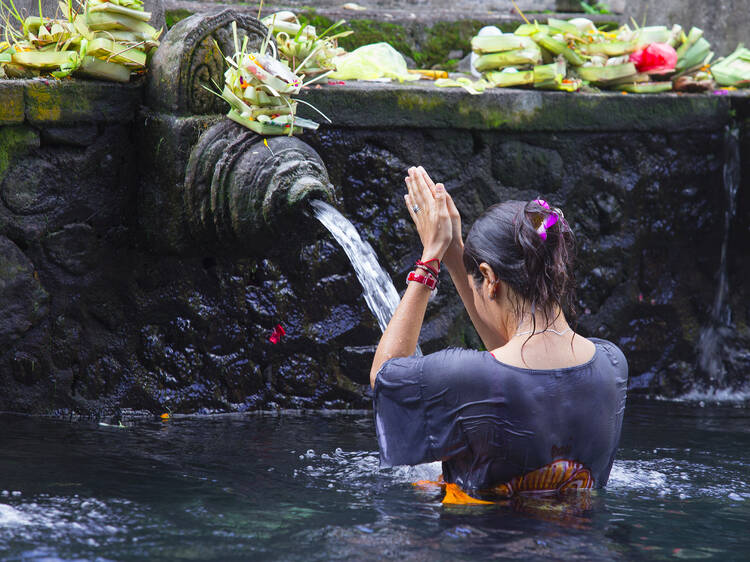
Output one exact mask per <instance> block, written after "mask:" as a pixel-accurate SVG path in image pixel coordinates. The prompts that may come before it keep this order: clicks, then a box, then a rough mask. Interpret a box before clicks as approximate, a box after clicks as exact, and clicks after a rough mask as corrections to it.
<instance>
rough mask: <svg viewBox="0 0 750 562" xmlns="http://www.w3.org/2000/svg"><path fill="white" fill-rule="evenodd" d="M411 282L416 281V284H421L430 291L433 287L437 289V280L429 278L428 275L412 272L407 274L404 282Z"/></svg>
mask: <svg viewBox="0 0 750 562" xmlns="http://www.w3.org/2000/svg"><path fill="white" fill-rule="evenodd" d="M411 281H416V282H417V283H421V284H422V285H426V286H427V287H429V289H430V290H431V291H434V290H435V287H437V279H435V278H434V277H431V276H429V275H420V274H419V273H417V272H416V271H412V272H411V273H409V275H408V276H407V277H406V282H407V283H409V282H411Z"/></svg>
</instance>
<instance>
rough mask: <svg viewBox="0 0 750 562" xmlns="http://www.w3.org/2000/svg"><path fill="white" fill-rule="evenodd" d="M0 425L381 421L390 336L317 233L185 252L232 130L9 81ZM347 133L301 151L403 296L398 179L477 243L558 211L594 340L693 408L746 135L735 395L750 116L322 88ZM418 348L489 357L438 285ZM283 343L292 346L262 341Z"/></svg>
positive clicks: (589, 100) (725, 109) (277, 228)
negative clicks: (445, 206)
mask: <svg viewBox="0 0 750 562" xmlns="http://www.w3.org/2000/svg"><path fill="white" fill-rule="evenodd" d="M0 87H1V88H2V89H3V90H2V95H3V99H4V100H6V103H5V104H3V106H2V107H0V124H1V125H2V127H1V128H0V139H2V144H0V200H1V204H0V255H1V256H2V261H0V306H1V307H2V309H3V310H4V311H5V314H4V315H3V318H2V320H1V321H0V385H1V387H2V388H3V389H4V392H3V394H2V396H0V409H2V410H15V411H25V412H35V413H63V412H78V413H83V414H92V415H96V414H103V413H117V412H118V411H120V410H121V409H123V408H133V409H141V410H149V411H151V412H155V413H159V412H164V411H175V412H191V411H226V410H229V411H232V410H234V411H237V410H239V411H242V410H246V409H259V408H273V407H336V408H344V407H366V406H367V404H368V386H367V384H366V383H367V374H368V371H369V363H370V361H371V357H372V351H373V346H374V344H375V343H376V342H377V340H378V337H379V330H378V328H377V325H376V322H375V320H374V318H373V316H372V315H371V313H370V312H369V310H368V309H367V307H366V306H365V303H364V301H363V299H362V297H361V288H360V286H359V284H358V282H357V280H356V278H355V276H354V274H353V272H352V271H351V267H350V265H349V263H348V261H347V259H346V257H345V256H344V254H343V252H342V251H341V250H340V248H338V246H337V245H336V244H335V242H334V241H333V240H332V239H331V238H330V236H329V235H328V234H327V232H325V231H324V230H323V229H322V227H320V226H319V225H317V223H316V222H315V221H313V220H312V219H310V218H309V217H305V216H304V215H300V216H299V217H298V220H295V221H293V222H286V223H283V224H277V225H273V226H270V227H268V228H267V229H266V231H265V232H264V233H263V236H259V237H258V239H257V240H264V243H263V244H259V243H258V244H253V243H252V241H248V242H247V243H242V244H237V245H227V246H226V247H218V248H217V247H210V246H203V245H201V244H199V243H197V241H196V240H195V239H192V238H190V237H189V234H186V230H185V228H184V210H183V208H182V205H183V201H182V199H181V195H180V194H181V191H180V189H181V182H182V181H183V178H182V174H183V173H184V166H185V163H186V161H187V158H188V156H189V153H190V149H191V147H192V146H193V145H194V144H195V142H196V140H197V138H198V136H199V135H200V134H201V133H202V132H203V131H204V130H206V128H208V127H209V126H210V125H211V124H212V123H215V122H216V120H217V119H218V118H219V117H217V116H204V117H191V116H175V115H170V114H165V113H160V112H159V111H155V110H153V109H148V108H144V107H141V108H140V109H139V108H138V107H139V106H140V105H141V103H142V98H141V94H142V88H141V85H139V84H133V85H126V86H122V85H116V84H106V83H97V82H77V81H65V82H50V83H44V82H43V81H29V82H13V81H8V82H3V83H1V84H0ZM306 96H307V99H308V101H310V102H312V103H314V104H315V105H317V106H318V107H319V108H320V109H322V110H323V111H324V112H326V113H327V114H329V115H331V116H332V117H333V118H334V124H333V125H331V126H324V127H321V129H320V130H319V131H318V132H317V133H314V134H308V135H305V136H304V137H303V138H304V140H306V141H307V142H308V143H309V144H310V145H311V146H313V147H314V148H315V149H316V150H317V152H318V153H319V154H320V155H321V157H322V158H323V160H324V161H325V163H326V166H327V167H328V172H329V175H330V178H331V180H332V182H333V184H334V186H335V194H336V200H337V203H338V205H339V206H340V207H341V208H342V209H343V211H344V213H345V214H346V215H347V216H348V217H350V218H351V220H352V221H353V222H354V223H355V225H356V226H357V228H358V229H359V230H360V232H362V234H363V237H365V238H366V239H367V240H369V241H370V242H371V243H372V245H373V246H374V247H375V249H376V251H377V253H378V255H379V257H380V259H381V261H382V262H383V264H384V265H385V267H386V268H387V270H388V271H389V272H390V273H391V275H392V277H393V279H394V280H395V282H396V286H397V287H398V288H399V290H402V289H403V278H404V276H405V274H406V272H407V270H408V268H409V266H410V264H411V263H413V260H414V259H415V258H416V257H417V255H418V251H419V248H418V239H417V237H416V234H415V232H414V229H413V227H412V226H411V224H410V221H409V217H408V214H407V213H406V212H405V210H404V208H403V199H402V193H403V187H402V180H403V176H404V171H405V170H406V168H407V167H408V166H409V165H412V164H416V163H418V164H422V165H424V166H425V167H426V168H427V169H428V170H430V172H431V173H433V174H434V175H435V177H437V178H439V179H441V180H442V181H444V182H445V184H446V186H447V188H448V189H449V190H450V192H451V193H452V194H453V196H454V198H455V199H456V201H457V204H458V206H459V208H460V210H461V212H462V213H463V215H464V219H465V226H468V225H469V224H470V223H471V221H472V220H473V219H474V218H475V217H476V216H477V215H478V214H479V213H480V212H481V210H482V209H483V208H485V207H486V206H487V205H490V204H492V203H494V202H497V201H500V200H504V199H507V198H519V199H531V198H533V197H537V196H540V195H541V196H542V197H544V198H546V199H548V200H550V201H553V202H554V203H555V204H557V205H560V206H562V207H563V209H564V210H565V212H566V217H567V218H568V220H569V221H570V222H571V224H572V226H573V228H574V229H575V230H576V232H577V233H578V236H579V254H580V260H579V269H578V277H579V285H580V289H579V294H578V303H579V309H580V316H579V319H578V322H579V326H580V328H581V330H582V331H583V332H584V333H586V334H589V335H595V336H600V337H606V338H610V339H612V340H613V341H615V342H616V343H618V344H619V345H621V346H622V347H623V349H624V350H625V352H626V354H627V356H628V359H629V362H630V365H631V374H632V381H633V383H634V385H635V386H642V387H645V388H646V389H647V390H648V391H650V392H659V393H665V394H676V393H679V392H682V391H684V390H686V389H688V388H690V387H691V385H692V384H693V383H694V382H695V381H696V380H700V376H699V375H698V374H697V373H696V371H695V369H694V367H695V364H696V347H697V343H698V339H699V335H700V330H701V327H702V326H704V325H705V324H706V322H707V321H708V318H709V316H710V308H711V305H712V302H713V297H714V289H715V276H716V274H717V272H718V269H719V248H720V247H721V242H722V236H723V217H724V211H725V209H726V200H725V196H724V192H723V188H722V177H721V172H722V164H723V142H724V141H723V138H724V128H725V126H726V124H727V123H729V121H730V119H731V116H732V115H734V118H735V119H737V120H739V121H742V122H744V123H745V124H746V129H745V133H744V137H743V139H744V144H743V154H744V156H743V158H744V160H743V162H744V164H743V165H744V166H745V168H744V170H743V178H744V182H745V184H744V185H743V187H742V189H741V190H740V194H739V197H738V206H739V207H738V208H739V212H738V215H737V218H736V220H735V222H734V223H733V230H732V238H731V245H730V256H731V259H730V263H729V272H730V287H732V293H731V295H732V296H731V303H730V304H731V307H732V311H733V324H732V325H731V326H730V327H728V328H729V333H730V334H732V337H731V338H729V339H727V342H726V343H727V347H726V349H727V350H728V353H729V354H730V355H731V357H728V361H729V362H728V365H730V366H732V369H730V372H729V379H728V380H727V381H726V383H727V384H728V385H730V386H731V385H735V386H738V385H740V384H742V383H743V382H744V381H746V377H747V372H748V366H749V365H748V359H747V351H746V350H747V349H748V347H749V345H748V343H749V342H750V333H748V328H747V317H748V314H749V313H750V309H748V306H747V302H749V301H748V299H747V296H748V295H747V288H746V283H744V281H743V280H744V279H745V277H744V275H745V273H746V271H745V270H746V269H747V263H748V259H747V258H748V250H747V247H746V246H747V245H746V243H745V241H746V240H747V235H748V229H749V228H750V204H749V203H748V195H747V194H748V193H749V192H750V191H748V189H747V178H748V177H750V175H749V174H748V173H747V166H748V162H750V157H748V155H750V153H749V152H748V146H749V145H748V137H747V118H748V117H749V116H750V112H749V111H748V105H747V103H743V102H746V101H747V98H734V99H729V98H726V97H719V96H682V97H680V96H673V95H665V96H651V97H649V96H627V97H625V96H620V95H600V96H589V95H580V96H571V95H566V94H559V93H554V92H544V93H540V92H524V91H499V92H492V93H488V94H485V95H483V96H476V97H472V96H469V95H467V94H464V93H463V92H460V91H457V90H453V91H445V90H439V89H436V88H432V87H430V86H420V85H405V86H398V85H390V86H373V85H346V86H326V87H322V88H320V89H311V90H309V91H308V92H307V94H306ZM443 277H444V278H443V280H442V286H441V290H440V292H439V294H438V296H437V298H436V299H435V301H434V302H433V303H432V304H430V306H429V308H428V314H427V322H426V323H425V326H424V329H423V332H422V338H421V343H422V345H423V349H424V350H425V351H427V352H429V351H433V350H435V349H438V348H441V347H444V346H446V345H469V346H478V345H479V342H478V340H477V337H476V335H475V333H474V331H473V329H472V328H471V326H470V324H469V322H468V319H467V317H466V315H465V313H464V312H463V310H462V308H461V305H460V302H459V301H458V299H457V298H456V296H455V294H454V293H453V292H452V290H451V287H450V280H449V278H448V276H447V275H445V274H444V275H443ZM277 324H282V325H283V326H284V328H285V330H286V335H285V336H284V337H283V338H282V339H281V341H280V342H279V343H278V344H273V343H272V342H270V341H269V340H268V336H269V335H270V333H271V331H272V330H273V328H274V327H275V326H276V325H277Z"/></svg>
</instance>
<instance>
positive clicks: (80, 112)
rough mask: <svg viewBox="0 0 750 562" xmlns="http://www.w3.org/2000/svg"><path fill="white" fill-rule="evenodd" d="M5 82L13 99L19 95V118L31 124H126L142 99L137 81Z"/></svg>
mask: <svg viewBox="0 0 750 562" xmlns="http://www.w3.org/2000/svg"><path fill="white" fill-rule="evenodd" d="M8 83H9V88H8V89H9V91H10V92H11V93H12V95H13V96H15V97H17V96H18V95H19V94H18V91H20V92H21V95H22V96H23V115H24V117H25V119H26V121H28V122H29V123H30V124H32V125H42V124H50V123H54V124H79V123H81V122H89V123H90V122H108V123H122V122H129V121H132V120H133V118H134V117H135V114H136V111H137V109H138V106H139V105H140V104H141V101H142V98H143V82H142V81H140V80H138V81H135V82H131V83H129V84H117V83H114V82H99V81H94V80H54V79H49V80H46V79H37V80H13V81H8ZM0 116H2V114H1V113H0Z"/></svg>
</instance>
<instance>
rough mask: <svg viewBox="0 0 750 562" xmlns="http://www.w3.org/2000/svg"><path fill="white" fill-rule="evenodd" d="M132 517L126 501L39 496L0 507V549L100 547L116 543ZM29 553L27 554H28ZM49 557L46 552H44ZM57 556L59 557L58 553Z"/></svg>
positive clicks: (128, 503) (120, 538)
mask: <svg viewBox="0 0 750 562" xmlns="http://www.w3.org/2000/svg"><path fill="white" fill-rule="evenodd" d="M125 519H127V520H128V521H129V523H130V524H132V523H133V522H134V521H133V519H134V514H133V513H132V512H131V510H130V502H128V501H126V500H120V499H109V500H107V501H106V502H104V501H101V500H98V499H92V498H82V497H77V496H75V497H59V496H46V495H40V496H37V497H36V498H34V500H33V501H23V500H20V501H19V502H18V503H16V504H14V505H8V504H0V550H3V549H9V548H10V546H11V543H12V544H13V545H15V546H16V547H19V546H21V545H26V546H27V547H30V548H34V547H35V545H38V544H55V545H56V546H57V547H62V548H63V549H64V548H65V546H76V545H86V546H89V547H92V546H93V547H96V546H101V545H103V544H106V543H111V542H113V541H114V542H120V541H121V540H123V538H122V537H123V536H124V534H125V532H126V529H125V527H124V526H123V525H122V524H121V523H120V522H121V521H123V520H125ZM28 552H29V551H27V553H28ZM48 554H49V553H48ZM58 555H59V554H58Z"/></svg>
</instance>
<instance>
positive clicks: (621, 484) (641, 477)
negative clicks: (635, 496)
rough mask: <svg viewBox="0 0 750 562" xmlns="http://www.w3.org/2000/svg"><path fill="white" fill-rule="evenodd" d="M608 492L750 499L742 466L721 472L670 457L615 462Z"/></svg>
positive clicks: (650, 495)
mask: <svg viewBox="0 0 750 562" xmlns="http://www.w3.org/2000/svg"><path fill="white" fill-rule="evenodd" d="M607 490H608V491H612V492H627V493H638V492H646V493H647V494H648V495H649V497H652V495H653V494H654V493H656V494H657V496H658V497H673V496H674V497H678V498H679V499H688V498H701V497H703V498H717V499H720V498H729V499H732V500H734V501H742V500H744V499H745V498H750V484H749V483H748V482H746V481H745V479H744V473H743V471H742V465H738V466H737V467H736V469H735V470H733V469H732V467H731V466H724V467H723V468H722V469H721V470H717V468H716V467H712V466H707V465H704V464H700V463H695V462H691V463H687V462H685V461H677V460H675V459H672V458H662V459H654V460H621V461H615V463H614V465H613V466H612V472H611V473H610V476H609V482H608V483H607Z"/></svg>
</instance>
